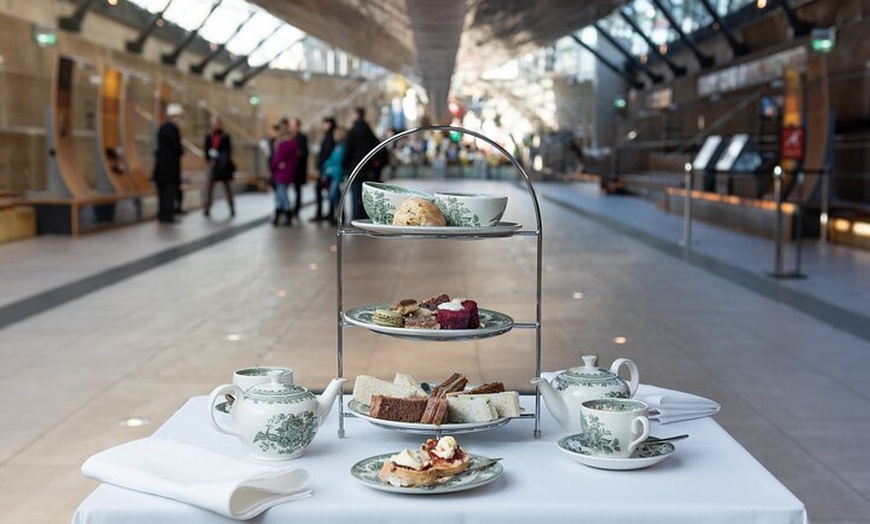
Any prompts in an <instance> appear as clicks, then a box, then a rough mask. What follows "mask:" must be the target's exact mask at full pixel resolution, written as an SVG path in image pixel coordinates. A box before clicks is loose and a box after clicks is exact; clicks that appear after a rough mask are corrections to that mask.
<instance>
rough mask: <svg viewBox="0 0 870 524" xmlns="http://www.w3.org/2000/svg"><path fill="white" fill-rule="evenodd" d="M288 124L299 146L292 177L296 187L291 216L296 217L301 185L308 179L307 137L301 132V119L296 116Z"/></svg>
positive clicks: (299, 202)
mask: <svg viewBox="0 0 870 524" xmlns="http://www.w3.org/2000/svg"><path fill="white" fill-rule="evenodd" d="M289 124H290V134H291V135H293V140H296V143H297V145H298V147H299V163H298V164H296V176H295V178H294V179H293V186H294V187H295V188H296V202H294V203H293V205H294V210H293V216H295V217H296V218H297V219H298V218H299V210H300V209H302V186H304V185H305V183H306V182H307V181H308V137H307V136H305V133H303V132H302V121H300V120H299V119H298V118H291V119H290V121H289Z"/></svg>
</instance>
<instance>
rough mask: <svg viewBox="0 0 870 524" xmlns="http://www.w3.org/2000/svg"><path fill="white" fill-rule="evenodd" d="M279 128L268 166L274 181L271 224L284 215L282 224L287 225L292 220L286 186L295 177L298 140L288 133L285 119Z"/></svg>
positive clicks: (297, 159) (274, 223)
mask: <svg viewBox="0 0 870 524" xmlns="http://www.w3.org/2000/svg"><path fill="white" fill-rule="evenodd" d="M280 125H281V130H280V132H279V135H278V138H277V139H276V141H277V142H278V145H277V146H276V147H275V153H274V154H273V155H272V161H271V163H270V167H271V168H272V176H273V179H274V181H275V217H274V218H273V219H272V225H273V226H277V225H278V221H279V220H280V219H281V215H284V216H285V217H286V218H285V222H284V225H287V226H289V225H290V224H291V223H292V220H293V214H292V212H291V209H290V199H289V198H288V196H287V188H288V187H289V186H290V185H291V184H293V181H294V180H295V178H296V166H297V165H298V163H299V142H297V141H296V140H295V138H294V137H291V136H290V135H289V134H288V129H287V124H286V121H285V120H283V119H282V121H281V123H280Z"/></svg>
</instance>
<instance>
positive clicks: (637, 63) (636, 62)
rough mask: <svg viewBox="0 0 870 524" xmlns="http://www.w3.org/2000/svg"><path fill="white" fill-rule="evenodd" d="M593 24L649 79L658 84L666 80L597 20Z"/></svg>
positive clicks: (600, 33)
mask: <svg viewBox="0 0 870 524" xmlns="http://www.w3.org/2000/svg"><path fill="white" fill-rule="evenodd" d="M592 26H593V27H595V29H597V30H598V34H599V35H601V36H602V37H604V39H605V40H607V41H608V42H610V45H612V46H613V47H615V48H616V50H617V51H619V52H620V53H622V55H623V56H624V57H625V58H626V60H628V61H629V62H630V63H631V65H632V66H634V67H635V68H637V69H640V70H641V71H643V72H644V74H645V75H646V76H648V77H649V79H650V80H652V81H653V83H654V84H657V83H659V82H661V81H662V80H664V77H663V76H662V75H659V74H656V73H654V72H653V71H651V70H650V68H649V67H647V66H645V65H644V64H642V63H640V60H638V59H637V57H636V56H634V55H633V54H631V53H630V52H629V51H628V49H626V48H624V47H622V44H621V43H620V42H619V41H618V40H617V39H616V38H614V37H613V35H611V34H610V33H608V32H607V31H605V30H604V29H602V28H601V26H600V25H598V22H595V23H594V24H592Z"/></svg>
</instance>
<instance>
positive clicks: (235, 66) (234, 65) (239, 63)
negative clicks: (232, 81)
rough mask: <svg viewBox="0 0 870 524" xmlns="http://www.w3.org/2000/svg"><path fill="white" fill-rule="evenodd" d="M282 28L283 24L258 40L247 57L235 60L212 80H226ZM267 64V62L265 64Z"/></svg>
mask: <svg viewBox="0 0 870 524" xmlns="http://www.w3.org/2000/svg"><path fill="white" fill-rule="evenodd" d="M282 27H284V24H283V23H280V24H278V27H276V28H275V29H273V30H272V32H271V33H269V34H268V35H266V36H265V37H264V38H263V39H262V40H260V41H259V42H257V45H255V46H254V48H253V49H251V51H250V52H249V53H248V54H247V55H245V56H240V57H239V58H238V59H236V61H235V62H233V63H232V64H230V65H228V66H227V67H226V69H224V70H223V71H221V72H219V73H215V74H214V76H213V77H212V78H214V79H215V80H217V81H218V82H223V81H224V80H226V79H227V76H228V75H229V74H230V73H232V72H233V70H234V69H238V68H239V67H241V66H242V65H243V64H244V63H245V62H247V61H248V57H249V56H251V55H252V54H254V53H255V52H256V51H257V50H258V49H260V48H261V47H263V44H265V43H266V40H268V39H270V38H272V35H274V34H275V33H277V32H278V31H279V30H281V28H282ZM267 63H268V62H267Z"/></svg>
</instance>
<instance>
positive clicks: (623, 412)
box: [580, 398, 649, 458]
mask: <svg viewBox="0 0 870 524" xmlns="http://www.w3.org/2000/svg"><path fill="white" fill-rule="evenodd" d="M580 427H581V430H582V432H583V445H584V447H585V448H587V449H588V450H589V452H590V453H591V454H592V455H595V456H599V457H609V458H628V457H630V456H631V454H632V453H633V452H634V450H635V449H637V447H638V446H640V445H641V443H643V441H645V440H646V439H647V437H649V407H648V406H647V405H646V404H645V403H643V402H641V401H640V400H634V399H627V398H599V399H594V400H587V401H585V402H583V403H582V404H580Z"/></svg>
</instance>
